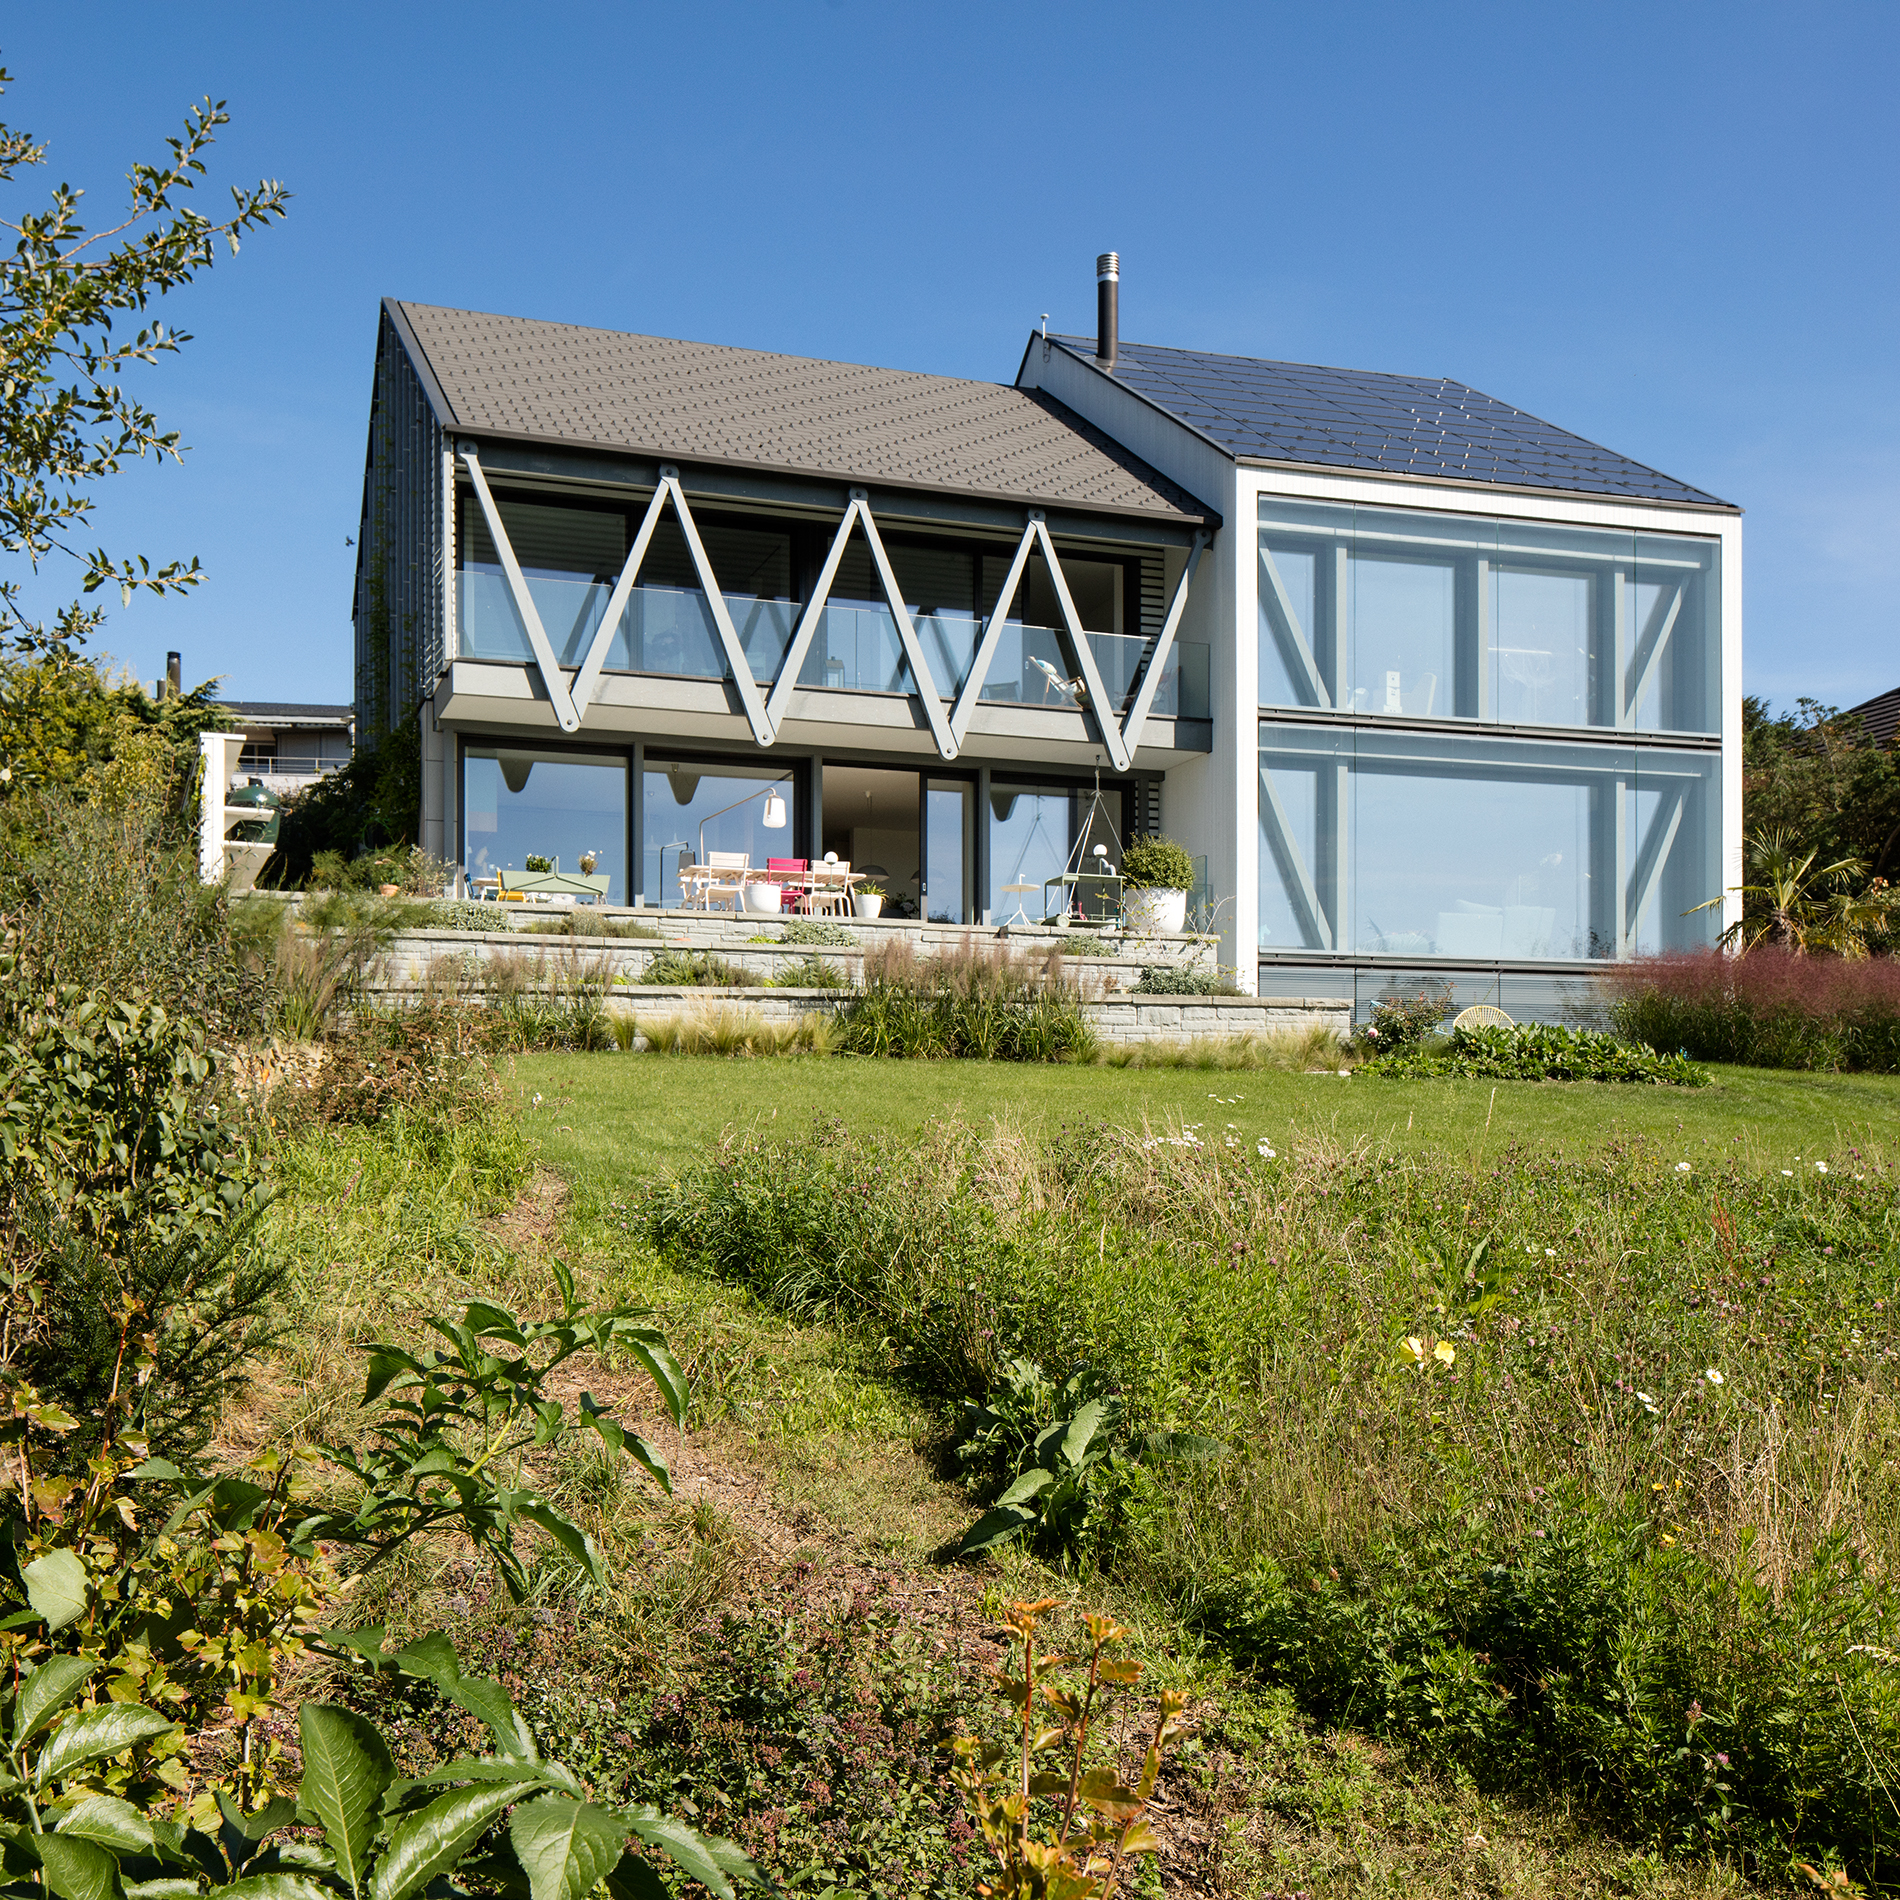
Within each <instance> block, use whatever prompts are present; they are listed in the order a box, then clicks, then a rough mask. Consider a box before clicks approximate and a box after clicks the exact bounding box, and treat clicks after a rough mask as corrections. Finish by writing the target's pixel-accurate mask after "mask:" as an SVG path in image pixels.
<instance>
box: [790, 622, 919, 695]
mask: <svg viewBox="0 0 1900 1900" xmlns="http://www.w3.org/2000/svg"><path fill="white" fill-rule="evenodd" d="M798 683H799V685H801V686H832V687H839V688H842V689H844V690H845V691H848V692H855V693H907V692H909V691H910V666H909V664H908V662H907V661H906V660H905V658H904V644H903V642H902V641H901V640H899V639H898V637H897V622H896V621H895V620H893V619H892V618H891V610H890V609H889V608H888V607H860V606H850V605H846V604H842V603H839V602H837V601H833V602H830V603H829V604H827V606H826V607H825V609H824V611H823V613H822V614H821V615H820V616H819V621H818V630H817V632H816V633H815V634H814V635H813V636H812V643H811V645H810V646H809V647H808V648H807V649H806V650H805V664H804V666H803V667H801V668H800V670H799V675H798Z"/></svg>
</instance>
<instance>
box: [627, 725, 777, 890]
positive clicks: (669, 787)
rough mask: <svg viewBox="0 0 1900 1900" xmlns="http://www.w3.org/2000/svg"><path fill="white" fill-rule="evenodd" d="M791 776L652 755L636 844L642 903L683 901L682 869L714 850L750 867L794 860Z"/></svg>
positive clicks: (765, 769) (759, 767) (757, 768)
mask: <svg viewBox="0 0 1900 1900" xmlns="http://www.w3.org/2000/svg"><path fill="white" fill-rule="evenodd" d="M793 781H794V774H793V773H791V772H789V771H788V770H787V769H786V768H785V767H784V766H782V765H779V766H771V765H743V764H738V763H729V762H727V761H725V760H723V759H721V760H703V759H701V760H692V759H671V760H659V759H655V758H653V757H651V756H650V755H649V757H648V759H647V764H646V774H645V778H644V781H643V784H642V798H641V801H640V804H641V819H642V823H641V834H642V835H641V840H640V849H641V853H642V869H643V871H644V874H645V875H644V889H645V892H646V901H647V902H648V903H649V904H658V905H660V906H661V907H662V908H667V909H670V908H672V907H673V906H675V905H678V904H681V903H683V902H684V901H685V894H684V891H683V888H682V886H681V882H680V867H681V865H682V864H694V863H703V862H705V860H706V858H707V857H708V856H709V855H710V854H711V853H712V852H715V851H722V852H725V851H731V852H743V853H744V854H745V856H746V859H747V861H748V863H749V865H750V867H751V868H752V869H753V870H756V871H763V870H765V869H766V868H767V866H768V864H769V863H770V861H771V860H772V859H773V858H789V857H791V856H792V855H793V847H792V839H793V837H794V835H795V832H796V830H797V829H798V828H799V814H798V811H797V788H796V786H795V784H794V782H793Z"/></svg>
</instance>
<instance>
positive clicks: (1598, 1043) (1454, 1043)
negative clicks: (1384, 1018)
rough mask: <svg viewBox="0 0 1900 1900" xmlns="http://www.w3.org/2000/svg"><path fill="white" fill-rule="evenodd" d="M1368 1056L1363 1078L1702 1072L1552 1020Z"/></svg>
mask: <svg viewBox="0 0 1900 1900" xmlns="http://www.w3.org/2000/svg"><path fill="white" fill-rule="evenodd" d="M1381 1051H1382V1052H1381V1053H1380V1054H1379V1055H1377V1056H1375V1057H1374V1058H1373V1059H1372V1060H1371V1061H1370V1062H1368V1063H1367V1064H1366V1065H1365V1066H1366V1073H1367V1074H1368V1075H1394V1076H1434V1075H1459V1076H1467V1077H1471V1078H1473V1079H1475V1080H1478V1081H1484V1082H1491V1081H1497V1082H1655V1083H1668V1084H1673V1085H1674V1086H1676V1087H1678V1088H1692V1089H1694V1088H1703V1087H1706V1086H1707V1084H1708V1080H1709V1072H1708V1071H1707V1070H1706V1069H1700V1068H1697V1067H1696V1065H1695V1064H1694V1063H1693V1062H1691V1061H1690V1060H1689V1059H1688V1058H1687V1057H1686V1056H1679V1055H1676V1056H1659V1055H1658V1054H1657V1053H1656V1051H1655V1050H1654V1049H1646V1048H1643V1047H1641V1046H1640V1045H1638V1044H1633V1043H1627V1042H1623V1041H1621V1040H1619V1039H1618V1038H1617V1037H1615V1036H1610V1035H1605V1034H1604V1033H1603V1032H1602V1031H1601V1030H1596V1029H1565V1028H1562V1027H1561V1026H1559V1025H1557V1024H1553V1023H1517V1024H1515V1025H1513V1026H1512V1027H1511V1028H1508V1029H1506V1028H1504V1027H1502V1026H1501V1025H1499V1026H1494V1027H1490V1028H1482V1029H1454V1030H1453V1031H1452V1032H1451V1037H1450V1039H1449V1041H1448V1042H1447V1043H1446V1044H1445V1045H1444V1046H1443V1047H1442V1048H1441V1047H1438V1046H1435V1045H1433V1044H1431V1043H1419V1044H1416V1045H1414V1046H1412V1047H1409V1048H1402V1049H1400V1050H1399V1051H1398V1052H1397V1053H1395V1054H1391V1055H1387V1054H1385V1053H1383V1045H1381Z"/></svg>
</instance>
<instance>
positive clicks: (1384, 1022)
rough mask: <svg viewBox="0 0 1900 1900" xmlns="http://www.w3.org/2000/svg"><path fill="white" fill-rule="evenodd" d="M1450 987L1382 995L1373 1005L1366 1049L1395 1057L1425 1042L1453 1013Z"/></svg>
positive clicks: (1366, 1034)
mask: <svg viewBox="0 0 1900 1900" xmlns="http://www.w3.org/2000/svg"><path fill="white" fill-rule="evenodd" d="M1451 1011H1452V1001H1451V988H1450V985H1449V984H1446V985H1442V986H1441V987H1440V988H1439V989H1438V990H1436V991H1431V990H1420V991H1419V993H1418V994H1417V995H1416V996H1381V997H1380V998H1379V999H1378V1001H1376V1002H1375V1003H1374V1004H1373V1005H1372V1016H1371V1020H1370V1021H1369V1022H1368V1023H1367V1025H1366V1032H1365V1042H1366V1047H1367V1048H1368V1049H1371V1050H1373V1051H1375V1052H1376V1053H1377V1054H1379V1055H1394V1054H1396V1053H1397V1052H1398V1051H1399V1050H1401V1049H1410V1048H1413V1047H1415V1046H1416V1045H1417V1044H1419V1043H1421V1042H1423V1041H1424V1039H1425V1038H1426V1037H1427V1036H1429V1035H1430V1034H1431V1033H1432V1031H1433V1030H1434V1029H1436V1028H1437V1027H1438V1025H1439V1024H1440V1023H1442V1022H1443V1021H1444V1020H1445V1018H1446V1017H1447V1016H1449V1015H1450V1014H1451Z"/></svg>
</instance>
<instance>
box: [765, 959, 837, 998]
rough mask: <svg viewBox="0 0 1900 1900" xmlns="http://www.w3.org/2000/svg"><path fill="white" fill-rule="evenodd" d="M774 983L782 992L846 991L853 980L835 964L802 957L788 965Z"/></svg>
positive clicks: (774, 979)
mask: <svg viewBox="0 0 1900 1900" xmlns="http://www.w3.org/2000/svg"><path fill="white" fill-rule="evenodd" d="M772 981H773V982H774V983H775V984H777V985H778V987H779V988H780V989H782V990H845V989H849V988H850V987H851V979H850V978H849V977H848V976H846V975H845V973H844V971H843V970H842V969H840V968H839V966H838V965H837V964H835V963H827V962H826V961H825V959H824V958H823V957H801V958H799V960H798V961H797V962H796V963H788V964H787V965H786V966H785V967H784V969H782V970H780V971H779V973H778V975H777V976H775V977H774V978H773V979H772Z"/></svg>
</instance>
